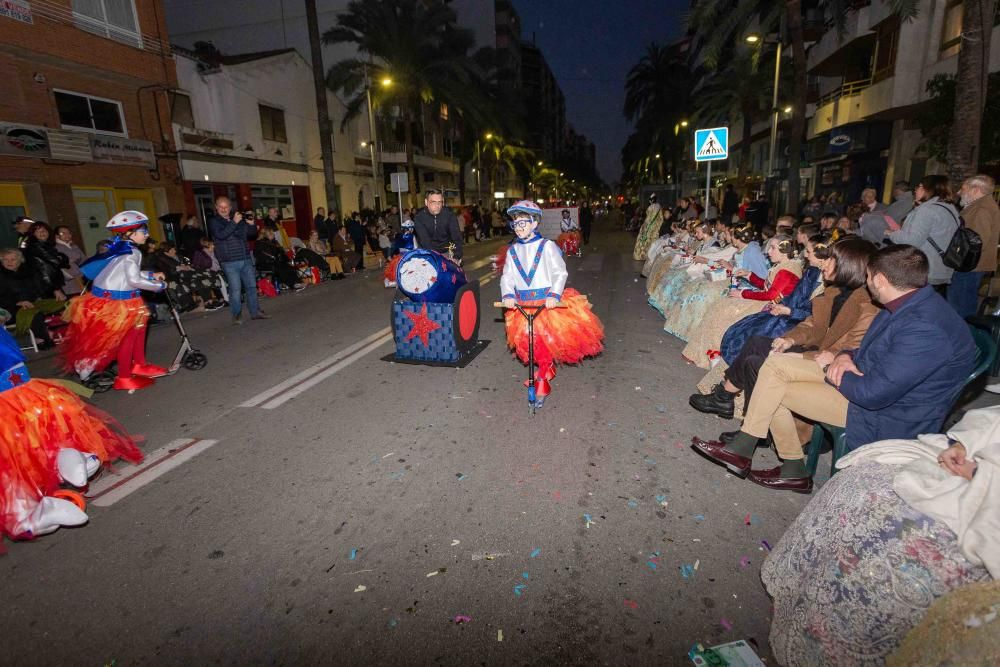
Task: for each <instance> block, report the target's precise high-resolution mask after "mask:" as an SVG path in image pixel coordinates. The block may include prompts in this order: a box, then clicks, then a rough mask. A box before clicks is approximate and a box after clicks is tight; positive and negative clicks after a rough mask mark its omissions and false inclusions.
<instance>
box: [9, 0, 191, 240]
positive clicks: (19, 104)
mask: <svg viewBox="0 0 1000 667" xmlns="http://www.w3.org/2000/svg"><path fill="white" fill-rule="evenodd" d="M135 6H136V10H137V11H138V21H139V30H140V32H141V33H142V34H143V39H144V43H145V46H146V48H144V49H140V48H136V47H134V46H130V45H126V44H122V43H119V42H116V41H113V40H111V39H108V38H105V37H102V36H99V35H94V34H91V33H89V32H86V31H84V30H81V29H79V28H77V27H76V26H75V25H74V24H73V19H72V17H71V8H72V2H71V0H46V1H45V2H36V3H32V10H33V18H34V24H33V25H26V24H23V23H19V22H17V21H13V20H9V19H0V81H3V86H2V87H3V91H4V92H3V94H2V95H0V121H13V122H20V123H25V124H30V125H41V126H45V127H49V128H59V127H60V122H59V116H58V113H57V111H56V106H55V98H54V90H55V89H60V90H67V91H71V92H76V93H84V94H89V95H93V96H96V97H102V98H106V99H112V100H115V101H117V102H119V103H121V105H122V111H123V114H124V117H125V125H126V132H127V135H128V137H129V138H131V139H142V140H146V141H150V142H152V143H153V145H154V148H155V151H156V154H157V169H156V170H155V171H150V170H148V169H146V168H144V167H130V166H124V165H109V164H95V163H80V164H77V163H65V162H57V161H52V160H42V159H30V158H22V157H3V156H0V180H3V181H5V182H15V183H16V182H25V183H39V184H40V185H41V186H42V192H43V200H44V202H45V214H46V217H47V218H48V220H49V221H50V222H51V223H53V224H67V225H69V226H70V227H72V228H74V231H77V229H76V223H77V220H76V209H75V205H74V202H73V197H72V191H71V186H92V187H113V188H137V189H153V188H162V189H163V190H164V191H165V193H166V199H167V202H168V205H169V209H170V210H168V211H162V210H158V211H157V213H158V214H160V215H163V214H165V213H170V212H176V213H183V212H184V208H185V207H184V197H183V191H182V187H181V178H180V168H179V166H178V163H177V159H176V157H175V146H174V145H173V137H172V128H171V123H170V109H169V101H168V96H167V93H166V90H168V89H173V88H176V87H177V72H176V67H175V64H174V60H173V57H172V56H170V55H169V54H168V53H164V52H163V51H162V50H161V44H166V43H168V42H169V39H168V37H167V31H166V23H165V19H164V17H163V9H162V0H142V1H140V2H136V3H135Z"/></svg>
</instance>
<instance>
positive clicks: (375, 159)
mask: <svg viewBox="0 0 1000 667" xmlns="http://www.w3.org/2000/svg"><path fill="white" fill-rule="evenodd" d="M364 73H365V99H366V100H367V101H368V134H369V135H370V136H371V140H370V141H369V142H368V145H369V146H370V147H371V159H372V200H373V206H374V207H375V208H376V209H379V208H382V206H381V201H382V197H381V195H380V193H379V183H381V182H382V170H381V169H380V167H381V166H382V165H381V162H382V160H381V155H377V154H376V150H377V146H376V144H377V143H378V137H377V135H376V134H375V111H374V109H373V108H372V87H371V82H370V81H369V80H368V64H367V63H365V64H364ZM390 85H392V79H390V78H389V77H388V76H384V77H382V86H383V87H384V88H387V87H389V86H390ZM364 145H365V144H364V142H362V143H361V146H362V147H364Z"/></svg>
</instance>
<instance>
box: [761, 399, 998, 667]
mask: <svg viewBox="0 0 1000 667" xmlns="http://www.w3.org/2000/svg"><path fill="white" fill-rule="evenodd" d="M837 467H838V468H839V469H840V470H841V471H842V472H839V473H838V474H837V475H836V476H835V477H833V479H831V480H830V481H829V482H828V483H827V484H826V485H825V486H824V487H823V489H822V490H821V491H820V492H819V494H817V496H816V497H815V498H814V499H813V500H812V502H811V503H809V505H808V506H807V507H806V509H805V510H804V511H803V512H802V514H801V515H799V517H798V518H797V519H796V520H795V522H794V523H793V524H792V525H791V526H790V527H789V529H788V530H787V531H786V532H785V534H784V536H783V537H782V538H781V540H780V541H779V542H778V544H777V545H775V548H774V551H772V552H771V553H770V554H769V555H768V557H767V560H766V561H765V562H764V565H763V567H762V570H761V579H762V580H763V582H764V586H765V587H766V588H767V591H768V593H769V594H770V595H771V597H772V598H773V599H774V607H773V610H774V611H773V619H772V622H771V637H770V644H771V650H772V651H774V655H775V657H776V658H777V661H778V663H779V664H782V665H881V664H883V662H884V661H885V659H886V657H887V656H888V655H890V654H891V653H892V652H893V651H894V650H895V649H896V647H897V646H898V645H899V644H900V642H901V640H902V639H903V637H904V636H905V635H906V633H907V632H908V631H909V630H910V629H911V628H912V627H913V626H914V625H916V624H917V623H918V622H919V621H920V620H921V618H922V617H923V616H924V614H925V613H926V611H927V609H928V608H929V607H930V605H931V603H933V602H934V601H935V600H936V599H937V598H939V597H941V596H943V595H945V594H946V593H948V592H950V591H952V590H955V589H957V588H959V587H962V586H965V585H967V584H971V583H973V582H980V581H987V580H990V579H991V578H993V579H995V578H996V577H997V575H998V574H1000V406H994V407H991V408H983V409H980V410H970V411H969V412H967V413H966V414H965V417H964V418H963V419H962V420H961V421H960V422H959V423H958V424H956V425H955V426H954V427H953V428H952V429H951V430H950V431H948V433H947V435H921V436H919V437H918V438H917V439H916V440H883V441H881V442H876V443H872V444H869V445H865V446H863V447H860V448H858V449H856V450H855V451H853V452H851V453H850V454H848V455H847V456H845V457H844V458H842V459H840V461H838V464H837ZM995 632H996V631H995V630H994V633H995ZM994 636H996V635H995V634H994ZM933 664H939V663H937V662H935V663H933ZM941 664H944V663H941ZM948 664H958V663H948ZM962 664H968V663H962ZM975 664H986V663H975Z"/></svg>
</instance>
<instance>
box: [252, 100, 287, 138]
mask: <svg viewBox="0 0 1000 667" xmlns="http://www.w3.org/2000/svg"><path fill="white" fill-rule="evenodd" d="M257 108H258V109H260V131H261V133H262V134H263V135H264V138H265V139H266V140H268V141H277V142H280V143H283V144H284V143H287V142H288V135H287V134H286V133H285V112H284V111H282V110H281V109H275V108H274V107H269V106H265V105H263V104H258V105H257Z"/></svg>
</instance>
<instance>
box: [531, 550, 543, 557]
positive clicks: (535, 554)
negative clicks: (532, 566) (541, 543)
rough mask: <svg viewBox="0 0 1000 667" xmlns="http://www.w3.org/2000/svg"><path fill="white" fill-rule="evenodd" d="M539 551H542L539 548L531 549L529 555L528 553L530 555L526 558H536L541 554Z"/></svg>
mask: <svg viewBox="0 0 1000 667" xmlns="http://www.w3.org/2000/svg"><path fill="white" fill-rule="evenodd" d="M541 553H542V550H541V549H534V550H533V551H532V552H531V555H530V556H528V558H538V557H539V556H540V555H541Z"/></svg>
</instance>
